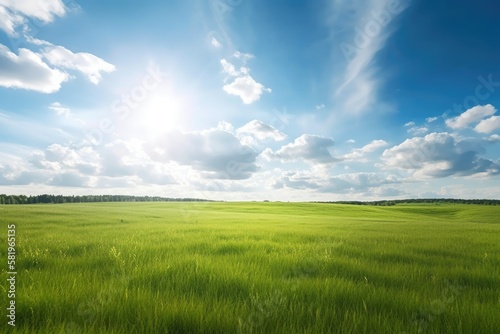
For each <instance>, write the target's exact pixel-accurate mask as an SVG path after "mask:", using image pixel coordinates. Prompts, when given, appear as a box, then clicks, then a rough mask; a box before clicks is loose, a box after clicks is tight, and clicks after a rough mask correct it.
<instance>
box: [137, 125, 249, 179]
mask: <svg viewBox="0 0 500 334" xmlns="http://www.w3.org/2000/svg"><path fill="white" fill-rule="evenodd" d="M144 148H145V151H146V153H147V154H148V155H149V156H150V157H151V158H152V159H153V160H155V161H159V162H175V163H178V164H180V165H187V166H191V167H192V168H193V169H195V170H197V171H199V172H201V176H202V177H203V178H208V179H231V180H242V179H247V178H249V177H251V176H252V174H253V173H254V172H255V171H257V170H258V166H257V164H256V158H257V153H256V152H255V151H254V150H253V149H252V148H250V147H249V146H247V145H243V144H242V143H241V142H240V140H239V139H238V138H237V137H236V136H235V135H233V134H232V133H229V132H227V131H224V130H220V129H210V130H206V131H200V132H169V133H166V134H165V135H164V136H163V137H162V138H160V139H158V140H156V141H155V142H150V143H146V144H145V146H144Z"/></svg>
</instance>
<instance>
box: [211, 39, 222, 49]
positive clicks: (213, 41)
mask: <svg viewBox="0 0 500 334" xmlns="http://www.w3.org/2000/svg"><path fill="white" fill-rule="evenodd" d="M210 43H211V44H212V46H213V47H215V48H220V47H221V44H220V42H219V41H218V40H217V38H215V37H212V40H211V41H210Z"/></svg>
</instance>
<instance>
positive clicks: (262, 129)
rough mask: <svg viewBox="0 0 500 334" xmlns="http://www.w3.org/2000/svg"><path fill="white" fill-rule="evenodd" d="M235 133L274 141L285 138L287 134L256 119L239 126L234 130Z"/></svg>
mask: <svg viewBox="0 0 500 334" xmlns="http://www.w3.org/2000/svg"><path fill="white" fill-rule="evenodd" d="M236 132H237V133H239V134H240V133H245V134H251V135H252V136H254V137H255V138H257V139H258V140H260V141H264V140H267V139H272V140H274V141H280V140H285V139H286V138H287V136H286V135H285V134H284V133H282V132H280V131H279V130H277V129H275V128H273V127H272V126H270V125H268V124H266V123H263V122H261V121H258V120H252V121H250V122H248V123H247V124H245V125H243V126H242V127H241V128H239V129H238V130H236Z"/></svg>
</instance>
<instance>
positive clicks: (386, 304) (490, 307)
mask: <svg viewBox="0 0 500 334" xmlns="http://www.w3.org/2000/svg"><path fill="white" fill-rule="evenodd" d="M499 217H500V206H482V205H451V204H412V205H403V204H401V205H395V206H389V207H377V206H354V205H340V204H319V203H250V202H248V203H81V204H60V205H23V206H7V205H5V206H1V207H0V226H2V234H3V236H2V239H4V240H5V242H2V246H0V258H1V259H2V261H1V263H2V272H3V273H4V275H3V277H4V278H3V279H2V280H1V291H0V293H1V294H2V296H1V298H0V300H1V301H2V307H1V309H2V310H4V311H3V312H4V313H5V314H7V311H6V307H7V303H8V301H7V289H8V287H7V281H6V280H5V276H6V274H5V272H6V271H7V261H6V259H7V241H6V240H7V225H9V224H15V225H16V238H17V240H16V241H17V244H16V252H17V271H18V274H17V282H16V284H17V288H16V327H15V328H12V327H10V326H8V325H7V320H8V319H7V318H6V317H5V315H2V317H1V318H2V319H3V320H2V321H3V322H4V323H2V324H1V325H0V328H1V329H0V332H5V333H7V332H9V333H10V332H12V333H51V334H54V333H65V334H76V333H214V334H215V333H217V334H220V333H290V334H292V333H399V334H403V333H499V331H500V219H499ZM4 237H5V238H4Z"/></svg>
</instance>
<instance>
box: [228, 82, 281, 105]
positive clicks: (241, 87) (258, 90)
mask: <svg viewBox="0 0 500 334" xmlns="http://www.w3.org/2000/svg"><path fill="white" fill-rule="evenodd" d="M223 89H224V91H225V92H226V93H228V94H231V95H236V96H239V97H240V98H241V100H242V101H243V103H244V104H251V103H253V102H255V101H258V100H259V99H260V97H261V95H262V93H263V92H269V93H270V92H271V91H272V90H271V88H266V87H264V85H262V84H261V83H258V82H256V81H255V80H254V79H253V78H252V77H251V76H250V75H245V76H243V77H238V78H236V79H234V81H233V82H232V83H230V84H227V85H225V86H224V87H223Z"/></svg>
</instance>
